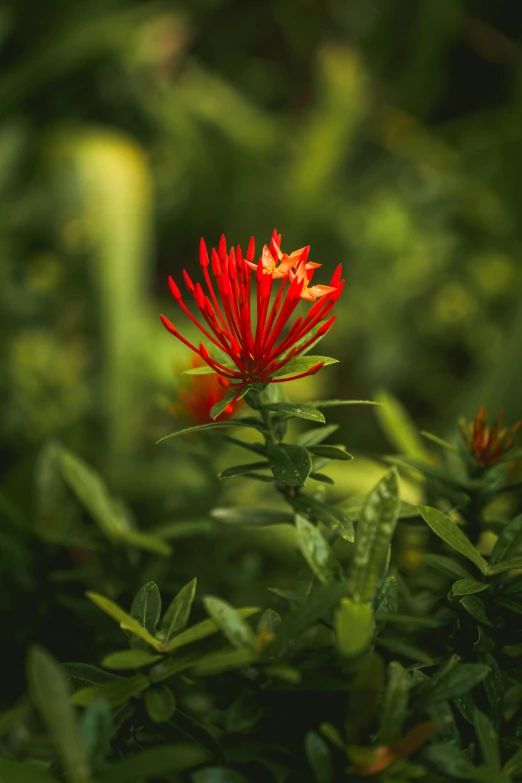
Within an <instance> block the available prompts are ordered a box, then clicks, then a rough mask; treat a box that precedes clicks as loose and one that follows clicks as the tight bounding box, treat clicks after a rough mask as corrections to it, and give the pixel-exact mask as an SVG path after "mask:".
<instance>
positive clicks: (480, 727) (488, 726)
mask: <svg viewBox="0 0 522 783" xmlns="http://www.w3.org/2000/svg"><path fill="white" fill-rule="evenodd" d="M473 723H474V725H475V730H476V732H477V738H478V741H479V744H480V750H481V753H482V761H483V762H484V764H485V765H486V766H487V767H491V769H493V770H495V772H500V768H501V762H500V748H499V743H498V734H497V732H496V731H495V727H494V726H493V724H492V723H491V721H490V720H489V718H488V717H487V716H486V715H484V713H483V712H481V711H480V710H479V709H476V708H475V711H474V713H473Z"/></svg>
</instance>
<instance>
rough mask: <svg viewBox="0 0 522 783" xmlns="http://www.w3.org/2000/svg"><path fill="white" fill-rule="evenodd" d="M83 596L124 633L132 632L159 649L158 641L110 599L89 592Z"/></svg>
mask: <svg viewBox="0 0 522 783" xmlns="http://www.w3.org/2000/svg"><path fill="white" fill-rule="evenodd" d="M85 595H86V596H87V598H90V600H91V601H92V602H93V603H95V604H96V606H98V607H99V608H100V609H101V610H102V611H104V612H105V613H106V614H108V615H109V617H112V618H113V619H114V620H116V621H117V622H118V623H119V624H120V627H121V628H123V629H124V630H126V631H132V632H133V633H135V634H136V636H139V637H140V639H143V641H145V642H147V643H148V644H150V645H151V647H154V649H156V650H159V649H160V647H161V642H160V641H159V639H155V638H154V636H152V634H151V633H149V631H147V629H146V628H144V627H143V626H142V625H141V623H139V622H138V621H137V620H135V619H134V617H131V616H130V614H127V612H125V611H124V610H123V609H121V608H120V607H119V606H118V604H116V603H114V601H111V600H110V598H106V597H105V596H103V595H100V594H99V593H93V592H90V591H88V592H87V593H86V594H85Z"/></svg>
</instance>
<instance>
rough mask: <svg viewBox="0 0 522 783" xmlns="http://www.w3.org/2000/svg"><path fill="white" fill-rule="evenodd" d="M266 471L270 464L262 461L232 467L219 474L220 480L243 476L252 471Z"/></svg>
mask: <svg viewBox="0 0 522 783" xmlns="http://www.w3.org/2000/svg"><path fill="white" fill-rule="evenodd" d="M263 469H264V470H267V469H270V464H269V463H268V462H267V461H266V460H263V461H262V462H249V463H247V464H245V465H234V467H232V468H227V469H226V470H224V471H223V472H222V473H220V474H219V478H220V479H227V478H235V477H236V476H244V475H245V474H247V475H248V474H249V473H251V472H252V471H253V470H263Z"/></svg>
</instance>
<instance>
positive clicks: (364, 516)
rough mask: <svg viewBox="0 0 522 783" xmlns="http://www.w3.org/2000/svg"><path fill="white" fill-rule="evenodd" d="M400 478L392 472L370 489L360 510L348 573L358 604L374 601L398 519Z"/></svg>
mask: <svg viewBox="0 0 522 783" xmlns="http://www.w3.org/2000/svg"><path fill="white" fill-rule="evenodd" d="M399 508H400V499H399V478H398V473H397V470H396V469H395V468H394V469H393V470H391V471H390V472H389V473H387V474H386V475H385V476H384V478H382V479H381V480H380V481H379V483H378V484H377V486H376V487H375V489H373V490H372V491H371V492H370V494H369V495H368V498H367V500H366V503H365V505H364V508H363V510H362V513H361V516H360V519H359V525H358V527H357V533H356V536H355V549H354V555H353V560H352V566H351V572H350V580H349V581H350V592H351V595H352V598H354V599H355V600H356V601H357V602H359V603H367V602H369V601H371V600H373V598H374V595H375V593H376V591H377V588H378V586H379V583H380V581H381V579H382V577H383V570H384V568H385V566H386V563H387V558H388V549H389V546H390V543H391V540H392V537H393V534H394V532H395V526H396V524H397V519H398V515H399Z"/></svg>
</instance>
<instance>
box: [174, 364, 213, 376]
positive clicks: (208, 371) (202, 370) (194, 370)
mask: <svg viewBox="0 0 522 783" xmlns="http://www.w3.org/2000/svg"><path fill="white" fill-rule="evenodd" d="M182 374H183V375H216V371H215V370H213V369H212V367H209V366H208V365H205V366H204V367H191V368H190V370H183V373H182Z"/></svg>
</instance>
